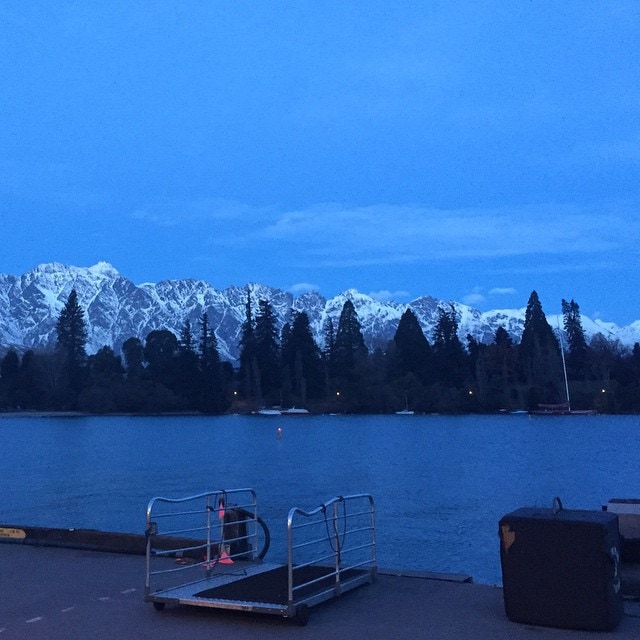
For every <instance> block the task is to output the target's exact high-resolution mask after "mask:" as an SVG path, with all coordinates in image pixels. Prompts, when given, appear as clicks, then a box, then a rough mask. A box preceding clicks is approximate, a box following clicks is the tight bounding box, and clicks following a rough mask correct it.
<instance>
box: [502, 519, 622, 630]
mask: <svg viewBox="0 0 640 640" xmlns="http://www.w3.org/2000/svg"><path fill="white" fill-rule="evenodd" d="M499 533H500V561H501V566H502V583H503V595H504V605H505V612H506V614H507V617H508V618H509V619H510V620H512V621H513V622H520V623H525V624H534V625H542V626H550V627H560V628H565V629H583V630H593V631H609V630H611V629H614V628H615V627H616V626H617V625H618V623H619V622H620V619H621V617H622V613H623V606H622V590H621V583H620V570H619V569H620V566H619V565H620V540H619V533H618V517H617V515H616V514H613V513H606V512H602V511H578V510H570V509H561V508H560V509H543V508H522V509H518V510H516V511H513V512H511V513H509V514H507V515H505V516H503V518H502V519H501V520H500V523H499Z"/></svg>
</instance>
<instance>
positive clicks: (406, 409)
mask: <svg viewBox="0 0 640 640" xmlns="http://www.w3.org/2000/svg"><path fill="white" fill-rule="evenodd" d="M413 414H414V412H413V411H411V409H409V399H408V398H407V394H406V393H405V394H404V409H402V411H396V415H397V416H412V415H413Z"/></svg>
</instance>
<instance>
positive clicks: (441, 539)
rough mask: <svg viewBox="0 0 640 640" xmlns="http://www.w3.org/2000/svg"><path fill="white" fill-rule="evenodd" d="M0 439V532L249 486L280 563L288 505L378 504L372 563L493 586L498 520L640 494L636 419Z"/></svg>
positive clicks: (22, 434) (140, 420)
mask: <svg viewBox="0 0 640 640" xmlns="http://www.w3.org/2000/svg"><path fill="white" fill-rule="evenodd" d="M278 427H282V437H281V438H278V435H277V433H278ZM0 434H1V439H0V446H1V447H2V473H1V475H0V495H1V496H2V502H1V504H0V523H2V524H17V525H31V526H51V527H64V528H71V527H75V528H92V529H104V530H111V531H129V532H137V533H142V532H143V531H144V526H145V511H146V506H147V503H148V501H149V499H150V498H152V497H155V496H164V497H182V496H187V495H193V494H197V493H201V492H204V491H207V490H215V489H234V488H242V487H251V488H253V489H255V490H256V492H257V496H258V510H259V513H260V515H261V516H262V517H263V519H264V520H266V522H267V523H268V524H269V527H270V530H271V537H272V549H271V551H270V552H269V555H268V556H267V559H271V560H273V561H276V562H284V561H285V556H284V548H285V532H286V518H287V514H288V511H289V509H290V508H291V507H294V506H297V507H302V508H304V509H312V508H314V507H316V506H318V505H319V504H320V503H321V502H323V501H324V500H327V499H329V498H331V497H333V496H336V495H347V494H352V493H371V494H372V495H373V497H374V500H375V507H376V525H377V539H378V564H379V566H381V567H394V568H396V567H398V568H405V569H415V570H426V571H441V572H453V573H466V574H469V575H471V576H473V579H474V581H475V582H478V583H486V584H499V583H501V572H500V558H499V541H498V521H499V520H500V518H501V517H502V516H503V515H504V514H506V513H508V512H510V511H513V510H514V509H517V508H519V507H525V506H526V507H531V506H545V507H550V506H551V504H552V500H553V498H554V497H555V496H559V497H560V498H561V499H562V502H563V504H564V506H565V508H573V509H600V508H601V505H603V504H606V503H607V501H608V500H609V499H610V498H612V497H623V498H625V497H626V498H629V497H636V498H637V497H640V473H639V470H640V417H638V416H564V417H562V416H554V417H545V416H527V415H494V416H432V415H428V416H418V415H416V416H395V415H392V416H305V417H286V418H283V417H254V416H237V415H233V416H219V417H218V416H215V417H201V416H194V417H73V418H64V417H43V418H35V417H18V418H12V417H3V418H1V419H0Z"/></svg>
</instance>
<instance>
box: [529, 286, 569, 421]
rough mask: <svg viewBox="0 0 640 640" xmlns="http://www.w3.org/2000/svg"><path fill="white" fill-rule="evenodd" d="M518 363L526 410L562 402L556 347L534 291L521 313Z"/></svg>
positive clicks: (558, 352)
mask: <svg viewBox="0 0 640 640" xmlns="http://www.w3.org/2000/svg"><path fill="white" fill-rule="evenodd" d="M519 361H520V368H521V375H522V376H523V381H524V383H525V384H526V385H527V387H528V389H529V391H528V405H529V408H530V409H534V408H537V405H538V404H539V403H556V402H564V401H565V400H566V394H565V393H564V375H563V372H562V357H561V354H560V345H559V343H558V339H557V338H556V336H555V334H554V332H553V329H552V328H551V326H550V325H549V323H548V322H547V318H546V316H545V314H544V311H543V310H542V305H541V304H540V299H539V298H538V294H537V292H536V291H533V292H532V293H531V295H530V296H529V301H528V303H527V308H526V310H525V317H524V329H523V331H522V340H521V342H520V347H519Z"/></svg>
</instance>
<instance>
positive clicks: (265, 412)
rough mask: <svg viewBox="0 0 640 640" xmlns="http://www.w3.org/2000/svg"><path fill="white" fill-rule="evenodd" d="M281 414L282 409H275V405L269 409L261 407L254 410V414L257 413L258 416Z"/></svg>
mask: <svg viewBox="0 0 640 640" xmlns="http://www.w3.org/2000/svg"><path fill="white" fill-rule="evenodd" d="M281 414H282V411H280V409H277V408H275V407H271V408H270V409H269V408H266V407H263V408H262V409H259V410H258V411H256V415H259V416H279V415H281Z"/></svg>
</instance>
